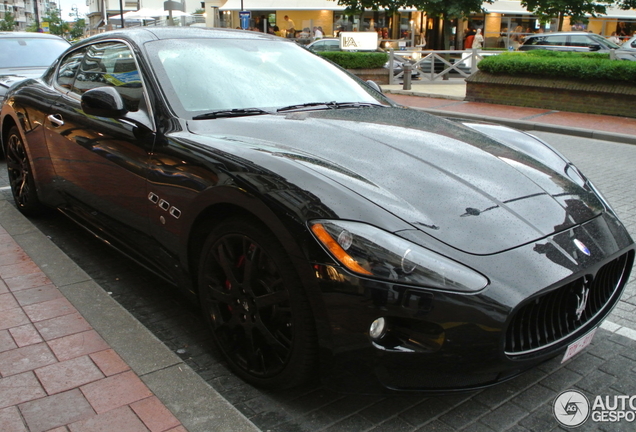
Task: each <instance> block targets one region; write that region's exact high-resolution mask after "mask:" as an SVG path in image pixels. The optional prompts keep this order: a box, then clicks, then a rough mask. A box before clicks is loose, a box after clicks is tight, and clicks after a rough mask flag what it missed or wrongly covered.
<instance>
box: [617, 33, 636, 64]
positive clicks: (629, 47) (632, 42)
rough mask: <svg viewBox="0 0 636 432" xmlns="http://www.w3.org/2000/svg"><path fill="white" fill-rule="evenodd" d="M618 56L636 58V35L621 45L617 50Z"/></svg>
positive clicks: (625, 58)
mask: <svg viewBox="0 0 636 432" xmlns="http://www.w3.org/2000/svg"><path fill="white" fill-rule="evenodd" d="M616 58H617V59H620V60H631V61H634V60H636V36H634V37H633V38H631V39H629V40H627V41H625V42H624V43H623V44H622V45H621V47H620V48H619V49H617V50H616Z"/></svg>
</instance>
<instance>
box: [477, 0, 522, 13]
mask: <svg viewBox="0 0 636 432" xmlns="http://www.w3.org/2000/svg"><path fill="white" fill-rule="evenodd" d="M482 7H483V8H484V10H485V11H486V13H502V14H509V15H532V13H530V12H528V11H527V10H526V9H525V8H524V7H523V6H521V3H520V2H518V1H506V0H499V1H494V2H493V3H492V4H488V3H484V4H483V5H482Z"/></svg>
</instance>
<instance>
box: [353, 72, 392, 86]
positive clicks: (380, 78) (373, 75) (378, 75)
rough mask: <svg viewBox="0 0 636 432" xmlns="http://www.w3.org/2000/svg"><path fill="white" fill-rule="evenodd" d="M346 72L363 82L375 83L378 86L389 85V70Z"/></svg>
mask: <svg viewBox="0 0 636 432" xmlns="http://www.w3.org/2000/svg"><path fill="white" fill-rule="evenodd" d="M347 71H349V72H351V73H352V74H354V75H356V76H357V77H358V78H360V79H362V80H364V81H367V80H371V81H375V82H376V84H378V85H382V84H388V83H389V70H388V69H387V68H377V69H347Z"/></svg>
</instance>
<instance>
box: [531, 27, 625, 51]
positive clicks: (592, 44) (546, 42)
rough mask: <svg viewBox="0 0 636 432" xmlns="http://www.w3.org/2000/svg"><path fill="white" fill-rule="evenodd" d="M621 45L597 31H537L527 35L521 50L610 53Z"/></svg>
mask: <svg viewBox="0 0 636 432" xmlns="http://www.w3.org/2000/svg"><path fill="white" fill-rule="evenodd" d="M617 48H619V45H617V44H615V43H614V42H612V41H609V40H607V39H605V38H604V37H602V36H599V35H597V34H595V33H588V32H554V33H537V34H533V35H529V36H527V37H526V38H525V39H524V41H523V45H521V46H520V47H519V51H529V50H535V49H545V50H552V51H571V52H591V51H592V52H599V53H609V51H610V49H617Z"/></svg>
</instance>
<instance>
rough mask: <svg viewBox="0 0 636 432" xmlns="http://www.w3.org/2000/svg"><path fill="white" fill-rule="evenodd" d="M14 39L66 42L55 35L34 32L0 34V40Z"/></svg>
mask: <svg viewBox="0 0 636 432" xmlns="http://www.w3.org/2000/svg"><path fill="white" fill-rule="evenodd" d="M11 37H13V38H15V37H20V38H41V39H62V40H66V39H64V38H61V37H59V36H56V35H52V34H49V33H35V32H23V31H15V32H0V38H11Z"/></svg>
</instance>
